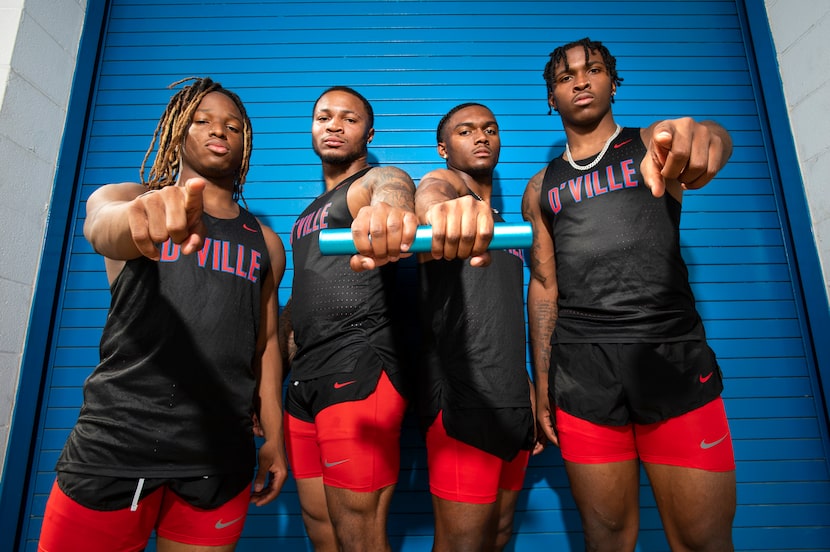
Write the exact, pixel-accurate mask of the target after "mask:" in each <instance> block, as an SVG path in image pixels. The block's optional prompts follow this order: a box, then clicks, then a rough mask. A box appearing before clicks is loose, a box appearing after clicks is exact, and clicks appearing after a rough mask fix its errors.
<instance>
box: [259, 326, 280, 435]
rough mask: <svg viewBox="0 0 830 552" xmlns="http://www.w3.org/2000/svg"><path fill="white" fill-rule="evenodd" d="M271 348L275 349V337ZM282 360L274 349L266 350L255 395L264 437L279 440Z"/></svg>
mask: <svg viewBox="0 0 830 552" xmlns="http://www.w3.org/2000/svg"><path fill="white" fill-rule="evenodd" d="M273 348H274V349H276V348H277V345H276V339H275V340H274V345H273ZM281 382H282V360H281V359H280V358H279V354H278V353H277V352H276V351H270V352H269V351H266V353H265V354H263V358H262V360H261V366H260V371H259V381H258V382H257V397H258V399H259V413H258V415H259V423H260V425H261V426H262V431H263V434H264V436H265V439H266V440H268V441H270V440H272V439H279V440H281V439H282V437H283V435H282V396H281V393H280V385H281Z"/></svg>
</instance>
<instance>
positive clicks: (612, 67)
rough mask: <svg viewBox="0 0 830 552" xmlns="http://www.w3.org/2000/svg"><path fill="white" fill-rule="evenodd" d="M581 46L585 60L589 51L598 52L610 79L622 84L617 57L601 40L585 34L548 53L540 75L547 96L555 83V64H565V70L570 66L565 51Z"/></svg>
mask: <svg viewBox="0 0 830 552" xmlns="http://www.w3.org/2000/svg"><path fill="white" fill-rule="evenodd" d="M579 46H581V47H582V49H583V50H584V51H585V60H586V61H587V60H588V58H589V57H590V56H591V53H592V52H594V53H596V52H599V55H600V56H602V62H603V63H604V64H605V67H606V68H607V69H608V75H609V76H610V77H611V81H612V82H613V83H614V84H615V85H616V86H619V85H620V84H622V81H623V79H622V78H621V77H620V76H619V74H618V73H617V58H615V57H614V56H612V55H611V52H609V51H608V48H606V47H605V46H604V45H603V44H602V42H599V41H598V40H591V39H590V38H588V37H587V36H586V37H585V38H581V39H579V40H577V41H574V42H569V43H568V44H565V45H564V46H559V47H558V48H556V49H555V50H554V51H553V52H551V53H550V59H549V60H548V63H547V64H546V65H545V71H544V72H543V73H542V77H544V79H545V84H546V85H547V87H548V97H550V95H551V94H552V93H553V88H554V86H555V85H556V80H555V77H556V75H555V73H554V71H556V66H557V65H559V64H560V63H563V64H564V65H565V70H566V71H567V70H568V69H569V68H570V67H569V66H568V54H567V51H568V50H570V49H571V48H577V47H579ZM611 101H612V102H613V101H614V98H613V97H612V98H611Z"/></svg>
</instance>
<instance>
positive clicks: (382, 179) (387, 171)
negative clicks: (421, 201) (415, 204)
mask: <svg viewBox="0 0 830 552" xmlns="http://www.w3.org/2000/svg"><path fill="white" fill-rule="evenodd" d="M357 182H359V183H360V184H362V185H368V186H371V185H375V184H383V183H389V182H391V183H402V184H404V185H411V186H412V187H413V188H414V187H415V184H414V183H413V182H412V177H411V176H409V174H408V173H407V172H406V171H404V170H403V169H400V168H398V167H395V166H392V165H384V166H380V167H372V170H370V171H369V172H367V173H366V174H364V175H363V176H361V177H360V178H359V179H358V180H357Z"/></svg>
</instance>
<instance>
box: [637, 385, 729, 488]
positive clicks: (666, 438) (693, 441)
mask: <svg viewBox="0 0 830 552" xmlns="http://www.w3.org/2000/svg"><path fill="white" fill-rule="evenodd" d="M634 434H635V440H636V443H637V450H638V451H639V454H640V459H641V460H643V462H648V463H650V464H666V465H673V466H680V467H685V468H697V469H701V470H708V471H721V472H725V471H732V470H734V469H735V454H734V452H733V448H732V436H731V434H730V431H729V423H728V421H727V418H726V410H725V408H724V404H723V399H722V398H720V397H718V398H717V399H715V400H713V401H711V402H709V403H707V404H705V405H703V406H701V407H699V408H696V409H694V410H692V411H691V412H687V413H685V414H682V415H680V416H677V417H675V418H670V419H668V420H665V421H663V422H659V423H655V424H648V425H635V426H634Z"/></svg>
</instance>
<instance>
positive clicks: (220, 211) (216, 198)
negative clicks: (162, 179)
mask: <svg viewBox="0 0 830 552" xmlns="http://www.w3.org/2000/svg"><path fill="white" fill-rule="evenodd" d="M191 178H201V179H202V180H204V181H205V182H206V183H207V184H206V185H205V190H204V192H202V205H203V209H204V211H205V213H207V214H209V215H211V216H213V217H216V218H234V217H236V216H237V215H238V214H239V204H237V203H236V201H234V200H233V183H234V179H233V178H232V177H231V178H222V179H216V178H207V177H205V176H202V175H200V174H198V173H196V172H195V171H193V170H189V169H186V168H182V170H181V171H180V172H179V179H178V181H177V182H176V185H178V186H184V185H185V183H186V182H187V181H188V180H189V179H191Z"/></svg>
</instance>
